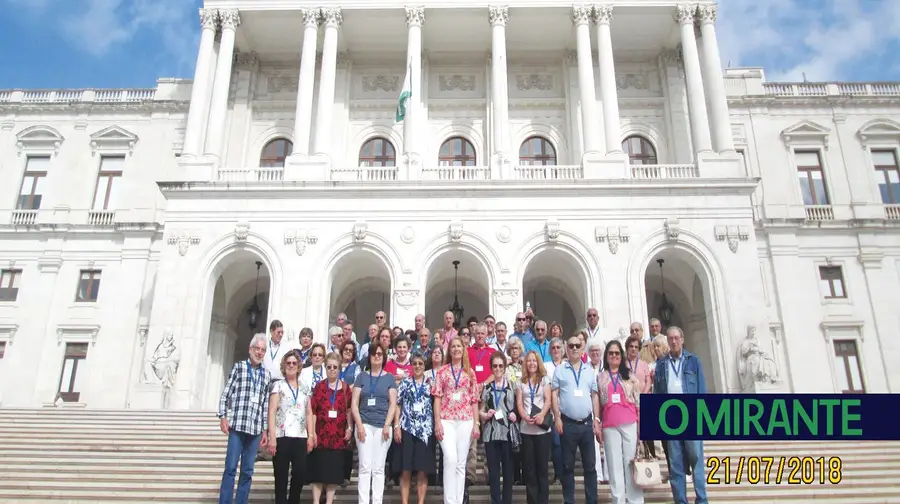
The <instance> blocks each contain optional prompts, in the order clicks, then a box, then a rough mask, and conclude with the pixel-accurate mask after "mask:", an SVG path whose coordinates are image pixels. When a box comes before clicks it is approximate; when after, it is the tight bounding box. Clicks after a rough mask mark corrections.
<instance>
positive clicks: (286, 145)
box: [259, 138, 294, 168]
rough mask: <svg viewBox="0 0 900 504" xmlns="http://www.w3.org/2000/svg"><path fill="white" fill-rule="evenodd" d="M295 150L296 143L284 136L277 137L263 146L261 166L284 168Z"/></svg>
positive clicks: (260, 159)
mask: <svg viewBox="0 0 900 504" xmlns="http://www.w3.org/2000/svg"><path fill="white" fill-rule="evenodd" d="M292 152H294V144H293V143H291V141H290V140H287V139H284V138H276V139H275V140H272V141H271V142H269V143H267V144H266V146H265V147H263V150H262V155H261V156H260V158H259V167H260V168H284V162H285V160H287V158H288V156H290V155H291V153H292Z"/></svg>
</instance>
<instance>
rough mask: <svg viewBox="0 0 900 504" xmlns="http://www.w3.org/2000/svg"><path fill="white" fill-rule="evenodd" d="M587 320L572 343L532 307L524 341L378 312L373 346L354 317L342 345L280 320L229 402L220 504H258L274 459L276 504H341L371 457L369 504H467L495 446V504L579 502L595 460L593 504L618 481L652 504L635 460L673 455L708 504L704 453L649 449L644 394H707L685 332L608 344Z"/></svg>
mask: <svg viewBox="0 0 900 504" xmlns="http://www.w3.org/2000/svg"><path fill="white" fill-rule="evenodd" d="M585 321H586V325H585V327H584V328H583V329H580V330H578V331H576V332H575V333H574V334H572V335H571V336H568V337H565V336H563V334H564V333H563V328H562V326H561V325H560V324H559V323H556V322H552V323H550V324H548V323H547V322H545V321H543V320H539V319H537V318H536V317H535V316H534V313H533V312H532V311H531V309H530V308H528V309H526V311H525V312H522V313H519V314H517V316H516V321H515V325H514V327H513V332H512V334H510V333H509V330H508V328H507V326H506V324H505V323H504V322H502V321H500V322H498V321H496V320H495V319H494V317H492V316H490V315H488V316H487V317H485V318H484V319H483V320H478V319H476V318H474V317H473V318H470V319H469V320H468V321H467V323H466V324H465V325H462V324H460V323H458V322H457V320H456V317H455V316H454V314H453V313H452V312H447V313H445V314H444V317H443V325H442V327H441V328H439V329H435V330H434V331H432V330H429V329H428V328H427V327H426V325H425V317H424V316H423V315H417V316H416V318H415V325H414V328H413V329H409V330H403V329H402V328H400V327H393V328H392V327H390V326H387V325H386V316H385V313H384V312H378V313H376V314H375V322H374V323H373V324H371V325H369V326H368V328H367V333H366V334H365V336H364V337H363V338H360V339H358V338H357V337H356V334H355V333H354V326H353V323H352V321H350V320H348V319H347V317H346V315H345V314H339V315H338V317H337V320H336V324H335V325H334V326H332V327H331V328H330V330H329V334H328V340H327V343H321V342H319V343H316V342H314V338H313V332H312V330H311V329H309V328H304V329H302V330H301V331H300V334H299V341H285V339H284V327H283V325H282V324H281V322H279V321H277V320H274V321H272V322H271V324H270V326H269V334H268V335H266V334H265V333H259V334H256V335H254V336H253V338H252V340H251V342H250V355H249V358H248V359H247V360H244V361H240V362H238V363H236V364H235V365H234V368H233V369H232V370H231V373H230V375H229V377H228V380H227V383H226V385H225V388H224V390H223V392H222V396H221V400H220V403H219V411H218V416H219V419H220V423H221V425H220V426H221V430H222V432H224V433H225V434H226V435H227V436H228V443H227V452H226V458H225V471H224V474H223V477H222V486H221V491H220V499H219V502H220V503H231V502H233V501H234V500H236V501H237V502H238V503H245V502H247V499H248V497H249V493H250V486H251V480H252V475H253V470H254V464H255V462H256V461H257V460H258V459H259V458H260V457H258V455H259V454H260V453H267V454H268V456H270V457H271V459H272V465H273V470H274V475H275V501H276V504H287V503H292V504H295V503H298V502H299V501H300V493H301V491H302V489H303V487H304V486H306V485H311V486H312V495H313V502H315V503H316V504H319V503H320V502H322V501H324V502H325V503H326V504H331V503H332V501H333V498H334V495H335V491H336V490H337V488H338V487H339V486H346V485H347V484H348V483H349V480H350V474H351V472H352V465H353V451H354V450H356V452H357V456H358V466H357V476H358V484H357V486H358V492H359V502H360V503H364V504H369V503H373V504H380V503H381V502H382V501H383V496H384V492H385V486H386V484H387V483H388V482H389V481H391V480H393V481H394V482H395V484H396V486H399V488H400V495H401V500H402V502H403V504H408V502H409V499H410V495H411V493H412V491H413V487H415V496H416V499H417V502H418V503H419V504H423V503H424V501H425V497H426V494H427V491H428V487H429V484H430V483H431V484H437V485H440V486H442V487H443V499H444V502H445V503H447V504H462V503H463V502H467V500H468V489H469V486H470V485H471V484H472V483H473V482H474V480H475V479H476V464H475V453H476V445H477V444H479V443H480V444H482V445H483V447H484V452H485V456H486V458H487V468H486V469H487V470H486V472H487V477H488V482H489V484H490V491H491V502H492V503H495V504H511V502H512V494H513V488H514V487H515V486H516V485H524V486H525V493H526V496H527V502H528V503H529V504H546V503H547V502H548V500H549V487H550V484H551V483H552V482H555V481H559V482H560V483H561V485H562V490H563V499H564V501H565V502H566V504H574V502H575V472H576V471H575V457H576V454H579V453H580V457H581V461H582V471H583V477H584V482H585V485H584V492H585V499H586V502H587V503H588V504H596V502H597V494H598V485H597V484H590V482H591V481H595V482H599V483H601V484H602V483H608V488H609V492H610V494H611V497H612V502H614V503H616V504H626V503H627V504H639V503H643V502H644V498H643V490H642V489H641V488H640V487H639V486H638V485H637V484H636V483H635V482H634V481H633V479H632V472H631V462H632V461H633V460H634V459H635V458H636V457H637V456H638V454H639V451H640V450H645V451H646V452H647V453H648V454H649V455H651V456H654V457H655V456H657V455H658V453H657V452H658V448H659V447H660V446H661V447H662V449H663V450H664V452H665V458H666V461H667V464H668V467H669V485H670V487H671V490H672V494H673V498H674V500H675V502H676V504H687V502H688V500H687V499H688V497H687V480H688V478H690V477H691V474H692V473H693V481H694V485H693V486H694V492H695V493H696V502H697V503H698V504H702V503H706V502H707V500H706V487H705V478H704V477H703V470H704V458H703V447H702V443H701V442H699V441H668V442H666V443H660V442H658V441H656V442H654V441H648V440H639V431H640V429H639V418H640V415H639V411H640V397H641V395H642V394H648V393H655V394H682V393H705V392H706V386H705V380H704V377H703V370H702V366H701V365H700V361H699V359H698V358H697V357H696V356H695V355H693V354H691V353H690V352H688V351H686V350H685V349H684V348H683V343H684V335H683V333H682V331H681V329H679V328H678V327H674V326H673V327H669V328H668V329H667V330H666V332H665V334H663V333H662V324H661V323H660V321H659V320H657V319H651V320H650V324H649V326H650V334H649V335H645V334H644V329H643V325H642V324H641V323H639V322H635V323H633V324H632V325H631V329H630V335H628V336H627V337H625V338H619V339H611V340H609V341H605V340H604V338H603V337H602V336H601V334H600V327H599V313H598V311H597V310H596V309H594V308H591V309H589V310H588V311H587V314H586V320H585ZM623 339H624V341H623ZM239 464H240V476H239V480H238V485H237V493H236V495H235V492H234V480H235V477H236V475H237V474H238V466H239ZM551 465H552V467H553V477H552V479H551V477H550V471H549V467H550V466H551Z"/></svg>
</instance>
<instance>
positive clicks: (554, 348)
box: [550, 345, 562, 350]
mask: <svg viewBox="0 0 900 504" xmlns="http://www.w3.org/2000/svg"><path fill="white" fill-rule="evenodd" d="M550 350H562V347H561V346H560V345H553V346H551V347H550Z"/></svg>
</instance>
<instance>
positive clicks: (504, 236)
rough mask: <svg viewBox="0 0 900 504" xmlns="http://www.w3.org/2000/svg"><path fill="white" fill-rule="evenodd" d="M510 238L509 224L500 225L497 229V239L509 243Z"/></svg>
mask: <svg viewBox="0 0 900 504" xmlns="http://www.w3.org/2000/svg"><path fill="white" fill-rule="evenodd" d="M510 239H512V231H511V230H510V229H509V226H500V228H499V229H498V230H497V241H499V242H500V243H509V240H510Z"/></svg>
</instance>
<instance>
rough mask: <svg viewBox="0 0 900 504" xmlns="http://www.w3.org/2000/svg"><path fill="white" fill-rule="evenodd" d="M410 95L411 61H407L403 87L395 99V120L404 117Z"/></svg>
mask: <svg viewBox="0 0 900 504" xmlns="http://www.w3.org/2000/svg"><path fill="white" fill-rule="evenodd" d="M410 96H412V63H407V65H406V78H405V79H403V89H402V90H401V91H400V97H399V98H398V99H397V122H400V121H403V120H404V119H406V108H407V104H408V103H409V97H410Z"/></svg>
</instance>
